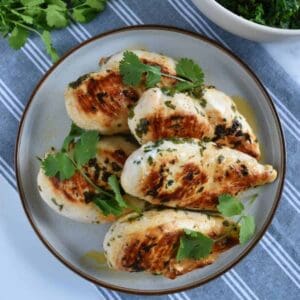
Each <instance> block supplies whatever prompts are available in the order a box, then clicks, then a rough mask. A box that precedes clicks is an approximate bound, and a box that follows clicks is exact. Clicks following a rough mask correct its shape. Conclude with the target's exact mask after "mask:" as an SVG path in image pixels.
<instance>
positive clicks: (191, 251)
mask: <svg viewBox="0 0 300 300" xmlns="http://www.w3.org/2000/svg"><path fill="white" fill-rule="evenodd" d="M256 197H257V194H255V195H253V196H252V197H250V199H249V204H250V205H251V204H253V202H254V201H255V199H256ZM217 208H218V211H219V212H220V213H221V214H222V215H223V216H224V217H233V216H239V218H238V221H237V222H236V223H235V224H234V226H229V228H228V230H227V232H226V233H225V234H224V235H222V236H220V237H218V238H217V239H212V238H210V237H208V236H206V235H204V234H202V233H201V232H198V231H194V230H190V229H184V232H183V235H182V236H181V237H180V240H179V247H178V249H177V253H176V260H178V261H181V260H183V259H195V260H199V259H202V258H205V257H207V256H208V255H209V254H210V253H212V250H213V245H214V244H215V243H217V242H219V241H221V240H223V239H226V238H227V237H228V236H229V235H230V234H231V230H235V228H236V225H238V224H239V241H240V244H241V245H243V244H245V243H247V242H248V241H249V240H250V239H251V237H252V236H253V234H254V233H255V220H254V217H253V216H249V215H246V214H245V206H244V204H243V203H242V202H241V201H240V200H239V199H237V198H236V197H233V196H231V195H227V194H224V195H221V196H219V205H218V207H217ZM225 222H226V220H225ZM227 226H228V225H227Z"/></svg>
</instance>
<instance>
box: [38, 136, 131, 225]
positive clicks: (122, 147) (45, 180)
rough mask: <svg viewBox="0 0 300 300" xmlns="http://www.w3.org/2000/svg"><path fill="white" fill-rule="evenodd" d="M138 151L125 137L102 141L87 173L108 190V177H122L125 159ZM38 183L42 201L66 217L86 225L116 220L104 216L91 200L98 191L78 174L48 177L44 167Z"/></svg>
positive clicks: (86, 167)
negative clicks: (65, 178)
mask: <svg viewBox="0 0 300 300" xmlns="http://www.w3.org/2000/svg"><path fill="white" fill-rule="evenodd" d="M135 149H136V145H135V144H133V143H132V142H129V141H127V140H126V138H124V137H121V136H119V137H117V136H116V137H106V138H102V139H101V141H100V142H99V144H98V149H97V156H96V158H95V159H91V160H90V161H89V163H88V164H87V165H86V166H84V171H85V173H86V174H87V175H88V176H89V178H90V179H91V180H92V181H93V182H94V183H96V184H97V185H98V186H100V187H102V188H104V189H109V186H108V183H107V180H108V177H109V176H110V175H112V174H115V175H116V176H117V177H120V174H121V170H122V168H123V165H124V163H125V160H126V158H127V157H128V156H129V155H130V154H131V153H132V152H133V151H134V150H135ZM37 182H38V188H39V192H40V195H41V197H42V199H43V200H44V201H45V202H46V203H47V204H48V205H49V206H50V207H51V208H53V209H54V210H55V211H56V212H58V213H59V214H61V215H63V216H66V217H68V218H71V219H73V220H76V221H80V222H87V223H102V222H109V221H113V220H115V219H116V217H115V216H113V215H109V216H104V215H103V214H102V212H101V210H100V209H99V208H98V207H97V206H96V205H95V204H94V203H93V202H92V201H91V197H90V196H91V195H92V194H93V193H94V192H95V190H94V188H93V187H92V186H91V185H90V184H89V183H87V181H86V180H85V179H84V177H83V176H82V175H81V174H80V173H79V172H76V173H75V174H74V176H73V177H71V178H70V179H67V180H63V181H61V180H59V179H58V178H56V177H48V176H46V175H45V173H44V171H43V169H42V168H41V169H40V171H39V174H38V178H37ZM129 198H132V197H129ZM129 200H130V199H129ZM133 201H134V200H133ZM131 202H132V200H131ZM135 204H136V203H135Z"/></svg>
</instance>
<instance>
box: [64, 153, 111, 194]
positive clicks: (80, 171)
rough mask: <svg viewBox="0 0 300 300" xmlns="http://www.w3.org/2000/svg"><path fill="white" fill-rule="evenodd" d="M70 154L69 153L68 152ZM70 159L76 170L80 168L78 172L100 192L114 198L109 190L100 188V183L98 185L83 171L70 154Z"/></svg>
mask: <svg viewBox="0 0 300 300" xmlns="http://www.w3.org/2000/svg"><path fill="white" fill-rule="evenodd" d="M67 155H68V154H67ZM68 157H69V159H70V160H71V162H72V163H73V165H74V167H75V168H76V170H78V172H79V173H80V174H81V175H82V176H83V177H84V179H85V180H86V181H87V182H88V183H89V184H90V185H91V186H92V187H93V188H94V189H95V190H96V191H98V192H99V193H102V194H104V195H105V196H108V197H110V198H114V197H113V195H112V194H111V193H109V192H107V191H105V190H104V189H102V188H100V187H99V186H98V185H96V184H95V183H94V182H93V181H92V180H91V179H90V178H89V177H88V176H87V175H86V174H85V173H84V172H83V171H82V169H81V168H79V167H78V165H77V164H76V162H75V161H74V160H73V159H72V158H71V157H70V156H69V155H68Z"/></svg>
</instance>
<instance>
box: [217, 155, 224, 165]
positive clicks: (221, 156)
mask: <svg viewBox="0 0 300 300" xmlns="http://www.w3.org/2000/svg"><path fill="white" fill-rule="evenodd" d="M224 159H225V157H224V155H219V156H218V158H217V161H218V164H221V163H222V162H223V161H224Z"/></svg>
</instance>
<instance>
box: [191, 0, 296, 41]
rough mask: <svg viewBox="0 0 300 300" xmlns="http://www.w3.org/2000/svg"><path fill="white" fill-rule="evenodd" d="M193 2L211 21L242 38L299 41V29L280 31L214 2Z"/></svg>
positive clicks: (200, 0)
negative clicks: (250, 19) (243, 16)
mask: <svg viewBox="0 0 300 300" xmlns="http://www.w3.org/2000/svg"><path fill="white" fill-rule="evenodd" d="M193 2H194V4H195V5H196V6H197V7H198V8H199V9H200V10H201V12H202V13H203V14H204V15H205V16H206V17H208V18H209V19H210V20H211V21H213V22H214V23H216V24H217V25H219V26H220V27H222V28H223V29H225V30H227V31H229V32H231V33H233V34H236V35H239V36H241V37H243V38H246V39H249V40H252V41H256V42H275V41H280V40H284V39H298V40H300V29H280V28H275V27H270V26H265V25H260V24H257V23H254V22H252V21H249V20H247V19H245V18H242V17H240V16H238V15H236V14H234V13H233V12H231V11H230V10H228V9H226V8H224V7H223V6H222V5H221V4H219V3H218V2H216V1H215V0H193Z"/></svg>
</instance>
